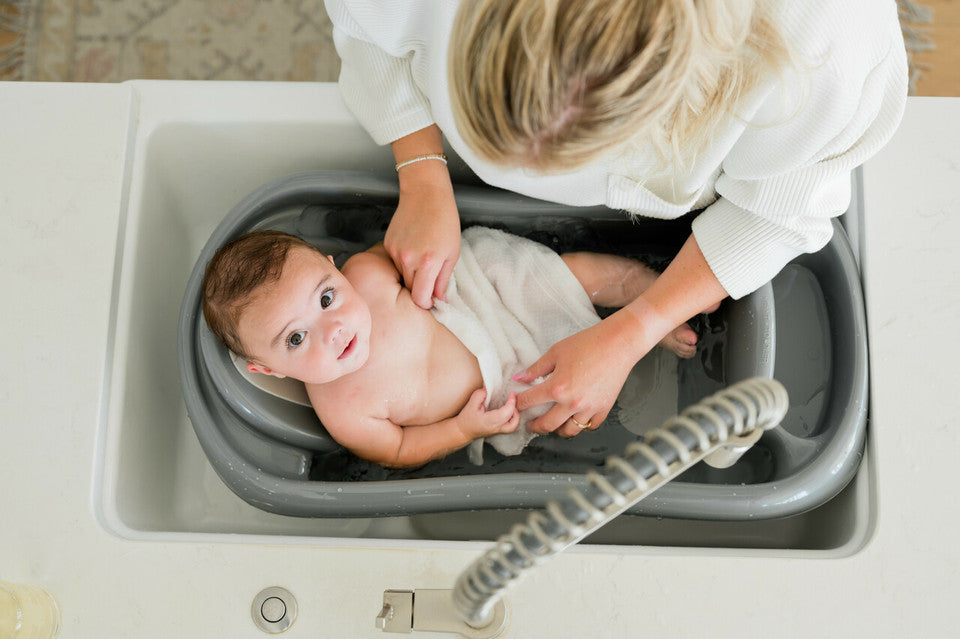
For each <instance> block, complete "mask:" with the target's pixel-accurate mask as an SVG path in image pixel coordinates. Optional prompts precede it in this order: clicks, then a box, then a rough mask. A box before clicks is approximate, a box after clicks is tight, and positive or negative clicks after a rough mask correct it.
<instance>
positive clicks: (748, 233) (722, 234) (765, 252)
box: [693, 198, 832, 299]
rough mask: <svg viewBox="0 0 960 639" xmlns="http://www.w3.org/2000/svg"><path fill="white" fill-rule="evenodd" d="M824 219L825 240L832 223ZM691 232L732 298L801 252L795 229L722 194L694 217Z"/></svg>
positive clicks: (766, 278)
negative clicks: (749, 210) (730, 200)
mask: <svg viewBox="0 0 960 639" xmlns="http://www.w3.org/2000/svg"><path fill="white" fill-rule="evenodd" d="M823 223H824V224H825V226H826V229H827V231H826V240H824V243H825V242H826V241H827V240H829V238H830V234H831V233H832V226H831V224H830V221H829V220H823ZM693 235H694V237H695V238H696V240H697V244H698V245H699V246H700V250H701V252H703V256H704V258H706V260H707V264H708V265H709V266H710V270H712V271H713V274H714V275H715V276H716V278H717V280H719V282H720V285H721V286H723V288H724V290H726V291H727V294H729V295H730V297H732V298H733V299H740V298H741V297H743V296H744V295H747V294H748V293H752V292H753V291H755V290H757V289H758V288H760V287H761V286H763V285H764V284H766V283H767V282H769V281H770V280H771V279H773V277H774V276H775V275H776V274H777V273H779V272H780V269H782V268H783V267H784V265H786V263H787V262H789V261H790V260H792V259H793V258H795V257H796V256H798V255H800V254H801V253H803V252H804V251H803V250H802V249H800V248H799V247H798V246H797V240H798V238H797V234H796V233H794V232H791V231H790V230H788V229H784V228H783V227H780V226H777V225H776V224H774V223H772V222H770V221H769V220H766V219H764V218H761V217H758V216H757V215H755V214H752V213H749V212H747V211H744V210H743V209H741V208H739V207H737V206H736V205H734V204H732V203H731V202H729V201H728V200H725V199H722V198H721V199H720V200H717V201H716V202H715V203H714V204H713V205H711V206H710V207H709V208H708V209H707V210H706V211H704V212H703V213H701V214H700V215H699V216H698V217H697V218H696V219H695V220H694V221H693ZM818 235H822V233H821V234H818Z"/></svg>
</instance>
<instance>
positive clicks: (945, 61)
mask: <svg viewBox="0 0 960 639" xmlns="http://www.w3.org/2000/svg"><path fill="white" fill-rule="evenodd" d="M918 4H920V5H921V6H924V7H928V8H930V9H932V10H933V23H932V24H929V25H926V24H918V25H915V26H916V27H917V28H919V29H921V30H923V31H922V32H923V33H924V34H928V35H929V37H930V40H931V42H933V45H934V47H935V48H933V49H932V50H930V51H924V52H920V53H917V54H915V55H914V62H915V63H916V64H917V65H918V66H919V68H920V69H919V70H920V75H919V77H918V79H917V82H916V85H915V89H914V94H915V95H927V96H948V97H960V0H918ZM15 11H16V8H15V5H13V4H12V3H5V2H0V13H6V12H10V13H11V14H12V12H15ZM0 17H2V16H0ZM0 24H2V20H0ZM14 41H15V37H14V35H13V34H12V33H10V32H6V31H4V30H3V29H2V27H0V51H2V50H4V49H5V48H6V47H8V46H10V45H12V44H13V42H14ZM13 77H14V75H13V72H12V71H10V70H4V69H0V80H4V79H11V78H13Z"/></svg>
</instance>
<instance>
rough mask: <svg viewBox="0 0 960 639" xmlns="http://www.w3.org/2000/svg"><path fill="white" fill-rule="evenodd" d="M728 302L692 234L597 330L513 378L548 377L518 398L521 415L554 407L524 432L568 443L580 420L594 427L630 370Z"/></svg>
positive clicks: (558, 346) (558, 348)
mask: <svg viewBox="0 0 960 639" xmlns="http://www.w3.org/2000/svg"><path fill="white" fill-rule="evenodd" d="M726 296H727V292H726V291H725V290H724V289H723V286H721V285H720V282H719V281H718V280H717V278H716V276H715V275H714V274H713V271H711V270H710V267H709V266H708V265H707V261H706V259H705V258H704V257H703V253H702V252H701V251H700V246H699V245H698V244H697V241H696V238H694V237H693V235H691V236H690V237H689V238H687V241H686V242H685V243H684V245H683V248H681V249H680V252H679V253H678V254H677V256H676V257H675V258H674V259H673V261H672V262H671V263H670V266H668V267H667V268H666V270H665V271H664V272H663V273H662V274H661V275H660V276H659V277H658V278H657V279H656V280H655V281H654V282H653V284H651V285H650V288H648V289H647V290H646V291H644V292H643V294H641V295H640V296H639V297H638V298H637V299H635V300H634V301H632V302H630V304H628V305H627V306H625V307H623V308H622V309H620V310H619V311H617V312H616V313H614V314H613V315H611V316H610V317H608V318H606V319H605V320H603V321H602V322H600V323H599V324H595V325H594V326H591V327H590V328H588V329H585V330H583V331H580V332H579V333H577V334H575V335H572V336H570V337H568V338H567V339H565V340H561V341H559V342H557V343H556V344H554V345H553V346H552V347H551V348H550V350H548V351H547V352H546V354H545V355H544V356H543V357H541V358H540V359H539V360H537V361H536V362H535V363H534V364H533V366H531V367H530V368H528V369H527V370H526V371H524V373H523V374H522V375H518V376H517V378H516V379H518V380H519V381H523V382H527V383H531V382H532V381H533V380H535V379H536V378H538V377H542V376H544V375H550V377H549V379H547V380H546V381H545V382H543V383H542V384H538V385H537V386H534V387H533V388H531V389H529V390H526V391H524V392H523V393H521V394H520V395H519V397H518V398H517V408H519V409H520V410H526V409H528V408H530V407H531V406H537V405H539V404H543V403H545V402H551V401H552V402H556V405H555V406H553V407H552V408H551V409H550V410H549V411H547V413H546V414H545V415H543V416H542V417H539V418H538V419H535V420H534V421H533V422H531V423H530V425H529V428H530V430H531V431H533V432H536V433H549V432H554V431H555V432H556V433H557V434H559V435H563V436H566V437H572V436H573V435H576V434H577V433H578V432H580V430H582V429H581V427H580V426H578V425H577V423H578V422H579V424H581V425H588V426H586V427H587V428H591V429H593V428H597V427H598V426H599V425H600V423H601V422H602V421H603V420H604V419H606V418H607V414H608V413H609V412H610V409H611V408H612V407H613V403H614V402H615V401H616V399H617V395H618V394H619V393H620V389H622V388H623V384H624V382H625V381H626V379H627V375H628V374H629V373H630V370H631V369H632V368H633V366H634V364H636V363H637V362H638V361H640V359H641V358H642V357H643V356H644V355H646V354H647V353H648V352H649V351H650V349H652V348H653V347H654V345H656V343H657V342H659V341H660V340H661V339H663V337H664V336H665V335H666V334H667V333H669V332H670V331H672V330H673V329H675V328H676V327H677V326H679V325H681V324H682V323H683V322H685V321H686V320H687V319H689V318H691V317H693V316H694V315H696V314H697V313H701V312H703V310H704V309H709V308H713V307H714V306H715V305H716V304H717V303H719V302H720V300H722V299H723V298H725V297H726ZM574 420H575V421H574Z"/></svg>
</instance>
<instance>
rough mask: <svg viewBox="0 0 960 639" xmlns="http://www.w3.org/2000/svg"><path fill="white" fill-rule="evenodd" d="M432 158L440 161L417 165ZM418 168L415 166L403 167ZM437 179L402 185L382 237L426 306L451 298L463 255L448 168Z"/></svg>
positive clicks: (407, 282) (414, 294)
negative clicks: (451, 286)
mask: <svg viewBox="0 0 960 639" xmlns="http://www.w3.org/2000/svg"><path fill="white" fill-rule="evenodd" d="M427 162H432V163H434V164H440V163H439V162H437V161H435V160H426V161H424V162H419V163H418V164H426V163H427ZM440 166H441V167H442V166H443V165H442V164H440ZM413 168H414V165H411V166H409V167H404V168H403V169H401V170H402V171H407V170H408V169H413ZM418 168H419V167H418ZM425 168H426V167H425ZM430 168H433V169H436V168H437V167H430ZM438 178H439V179H440V182H439V183H436V182H430V181H427V182H425V183H422V184H418V185H416V186H414V187H410V188H409V189H408V190H405V189H404V186H403V183H401V188H400V202H399V204H398V206H397V211H396V213H394V214H393V219H392V220H390V226H389V227H387V234H386V237H384V240H383V246H384V248H385V249H386V250H387V253H389V254H390V257H391V258H392V259H393V262H394V264H396V265H397V270H398V271H400V274H401V275H402V276H403V284H404V286H406V287H407V288H409V289H410V294H411V296H412V297H413V301H414V303H415V304H416V305H417V306H420V307H421V308H430V307H431V306H433V298H434V297H436V298H438V299H441V300H443V299H446V292H447V285H448V284H449V283H450V276H451V275H452V274H453V267H454V266H456V264H457V259H458V258H459V257H460V216H459V214H458V213H457V205H456V202H455V201H454V199H453V186H452V185H451V184H450V178H449V176H448V175H446V168H445V167H444V168H443V174H440V175H439V176H438Z"/></svg>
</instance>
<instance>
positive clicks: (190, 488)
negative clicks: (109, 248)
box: [93, 81, 874, 556]
mask: <svg viewBox="0 0 960 639" xmlns="http://www.w3.org/2000/svg"><path fill="white" fill-rule="evenodd" d="M131 84H132V86H133V88H134V90H135V92H136V93H137V94H138V95H139V117H138V119H137V121H136V122H134V123H132V126H133V127H134V128H135V135H134V136H133V139H134V143H133V145H132V147H131V148H130V149H129V150H128V157H127V168H128V176H129V177H128V180H129V191H128V198H127V210H126V211H125V212H124V215H122V216H121V219H122V220H123V222H122V224H123V227H122V228H121V230H120V241H119V243H118V254H117V261H116V273H115V282H114V284H115V285H114V304H113V312H114V313H115V332H114V334H113V335H112V346H113V352H112V355H111V358H110V361H111V365H110V370H109V376H108V379H109V385H108V388H107V392H106V393H105V395H104V398H103V405H102V411H101V414H102V421H101V425H100V427H101V429H102V432H101V433H100V438H99V441H100V444H101V449H100V451H99V454H98V459H97V472H96V474H95V482H94V486H93V502H94V507H95V510H96V512H97V515H98V519H99V521H100V522H101V524H102V525H103V526H104V528H106V529H107V530H108V531H110V532H111V533H113V534H116V535H119V536H121V537H125V538H131V539H174V538H176V539H196V540H229V541H234V542H236V541H241V542H249V543H264V542H267V543H294V544H301V543H302V544H318V543H322V544H324V545H330V544H362V545H370V544H372V543H374V542H373V541H372V540H374V539H376V540H379V541H377V542H375V543H376V544H377V545H382V544H387V545H397V544H399V545H404V546H421V547H422V546H424V545H427V546H431V547H436V546H437V545H439V544H443V543H446V542H450V541H464V540H476V539H493V538H495V537H496V536H498V535H499V534H501V533H503V532H506V530H507V527H508V525H509V523H511V522H513V521H516V520H517V519H519V518H520V517H522V516H523V513H522V511H484V512H461V513H442V514H427V515H414V516H409V517H393V518H371V519H364V518H361V519H301V518H295V517H286V516H281V515H275V514H270V513H267V512H264V511H261V510H258V509H256V508H254V507H252V506H250V505H248V504H247V503H246V502H244V501H243V500H242V499H240V498H239V497H238V496H236V495H235V494H233V493H232V492H231V491H230V490H229V489H228V488H227V487H226V486H225V485H224V484H223V483H222V482H221V480H220V478H219V477H218V476H217V474H216V473H215V472H214V470H213V468H212V466H211V465H210V463H209V462H208V460H207V458H206V457H205V455H204V453H203V451H202V449H201V448H200V445H199V443H198V442H197V438H196V436H195V434H194V431H193V428H192V426H191V424H190V421H189V419H188V418H187V414H186V411H185V408H184V405H183V401H182V399H181V394H180V386H179V381H178V369H177V361H176V330H177V319H178V313H179V306H180V302H181V299H182V296H183V292H184V285H185V283H186V281H187V278H188V276H189V274H190V271H191V269H192V268H193V265H194V262H195V260H196V258H197V256H198V254H199V253H200V250H201V248H202V247H203V245H204V243H205V242H206V240H207V238H208V237H209V235H210V233H211V232H212V231H213V229H214V227H215V226H216V225H217V224H218V223H219V222H220V220H221V219H222V218H223V216H224V215H225V214H226V213H227V211H229V210H230V209H231V207H233V206H234V205H235V204H236V203H237V201H238V200H240V199H241V198H242V197H243V196H244V195H246V194H247V193H248V192H250V191H251V190H252V189H253V188H255V187H257V186H258V185H261V184H263V183H266V182H268V181H271V180H274V179H276V178H279V177H281V176H284V175H289V174H292V173H297V172H302V171H310V170H319V169H352V170H368V167H378V168H377V170H376V172H377V173H379V174H382V175H384V176H387V177H390V174H391V173H392V155H391V154H390V151H389V149H388V148H385V147H377V146H375V145H374V144H373V143H372V142H371V141H370V139H369V137H368V136H367V134H366V132H365V131H363V130H362V129H361V128H360V127H359V126H358V125H357V124H356V122H355V121H354V120H353V118H352V116H351V115H350V114H349V113H348V112H347V111H346V109H345V108H344V107H343V106H342V104H341V102H340V99H339V96H338V93H337V89H336V87H335V86H334V85H316V84H283V83H204V82H197V83H189V82H140V81H138V82H133V83H131ZM458 166H459V164H458V162H457V161H456V160H454V161H453V162H451V168H452V170H453V171H454V172H457V171H458V170H459V168H458ZM873 485H874V482H873V481H872V478H871V471H870V468H869V464H866V463H864V464H863V465H861V467H860V469H859V471H858V472H857V476H856V478H855V479H854V481H853V482H851V484H850V485H849V486H848V487H847V488H846V489H844V490H843V492H842V493H841V494H840V495H839V496H838V497H836V498H835V499H834V500H832V501H831V502H829V503H827V504H826V505H825V506H822V507H820V508H817V509H815V510H813V511H810V512H807V513H804V514H801V515H796V516H793V517H788V518H783V519H776V520H767V521H746V522H708V521H683V520H669V519H657V518H639V517H622V518H621V519H620V520H619V521H616V522H614V523H613V524H611V525H609V526H608V527H607V528H605V529H604V530H602V531H601V532H600V533H598V534H597V535H595V536H594V537H593V538H592V539H591V540H590V541H591V542H592V543H597V544H604V545H607V544H609V545H612V546H611V547H610V550H611V551H615V552H623V551H624V550H625V546H634V547H636V546H639V545H662V546H687V547H690V546H697V547H708V548H714V549H716V552H726V551H724V550H722V549H725V548H736V549H738V550H737V552H738V553H743V552H770V550H771V549H773V550H774V551H776V552H780V553H795V552H803V553H813V554H816V555H820V556H846V555H849V554H852V553H853V552H856V551H857V550H858V549H859V548H861V547H862V546H863V545H864V544H865V543H866V541H867V539H868V538H869V535H870V531H871V521H872V516H871V512H872V508H873V506H872V504H873V503H874V500H873V499H872V498H871V490H872V488H871V487H872V486H873ZM387 540H392V541H387ZM605 547H606V546H602V548H605Z"/></svg>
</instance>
